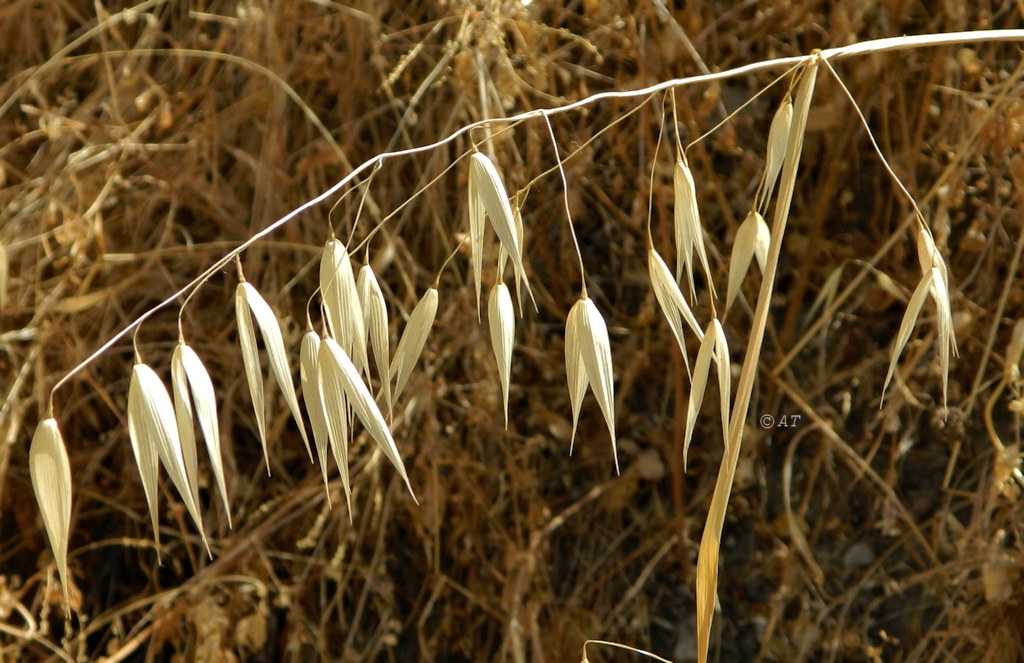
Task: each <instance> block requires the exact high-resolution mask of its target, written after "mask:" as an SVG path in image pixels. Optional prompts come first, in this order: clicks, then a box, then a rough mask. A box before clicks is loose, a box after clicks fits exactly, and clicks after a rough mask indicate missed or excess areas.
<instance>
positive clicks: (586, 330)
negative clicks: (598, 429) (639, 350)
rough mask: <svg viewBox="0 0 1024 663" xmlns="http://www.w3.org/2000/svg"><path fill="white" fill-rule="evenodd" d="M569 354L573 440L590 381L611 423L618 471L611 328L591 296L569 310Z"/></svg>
mask: <svg viewBox="0 0 1024 663" xmlns="http://www.w3.org/2000/svg"><path fill="white" fill-rule="evenodd" d="M565 353H566V373H567V376H568V379H569V395H570V398H571V400H572V401H573V402H572V407H573V420H574V424H573V439H574V440H575V428H576V425H575V422H576V421H577V420H578V418H579V407H580V404H581V402H582V400H583V393H585V391H586V386H587V384H588V383H589V385H590V387H591V389H593V391H594V397H595V398H596V399H597V403H598V405H600V406H601V413H602V414H603V415H604V420H605V423H606V424H607V425H608V433H609V434H610V435H611V438H612V456H613V457H614V459H615V471H616V472H618V471H619V453H618V446H617V445H616V442H615V384H614V371H613V368H612V350H611V343H610V342H609V340H608V327H607V325H605V322H604V318H603V317H602V316H601V312H600V311H598V310H597V306H595V305H594V302H593V300H591V299H590V298H588V297H584V298H581V299H580V300H579V301H577V302H576V304H574V305H573V307H572V309H571V310H570V311H569V318H568V320H567V322H566V345H565ZM581 363H582V366H581V365H580V364H581ZM570 451H571V449H570Z"/></svg>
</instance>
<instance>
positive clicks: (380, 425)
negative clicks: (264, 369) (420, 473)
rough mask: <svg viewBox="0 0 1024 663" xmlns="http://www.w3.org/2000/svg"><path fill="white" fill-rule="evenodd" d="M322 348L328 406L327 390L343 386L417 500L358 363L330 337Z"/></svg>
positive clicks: (321, 369) (322, 369) (351, 404)
mask: <svg viewBox="0 0 1024 663" xmlns="http://www.w3.org/2000/svg"><path fill="white" fill-rule="evenodd" d="M321 350H326V352H322V351H321V355H320V359H321V364H320V374H321V376H322V379H323V382H322V384H323V387H324V398H325V400H326V402H327V403H328V405H330V403H331V401H330V398H331V396H330V394H329V393H328V391H329V390H336V389H337V387H338V386H340V387H341V389H342V391H343V392H344V394H345V398H346V400H347V402H348V404H349V405H350V406H351V408H352V410H353V411H354V412H355V413H356V416H357V417H359V421H361V422H362V424H363V428H365V429H366V432H367V433H369V434H370V437H372V438H373V439H374V441H375V442H377V446H379V447H380V450H381V451H382V452H383V453H384V455H385V456H386V457H387V459H388V460H390V461H391V464H392V465H394V466H395V469H397V470H398V474H399V476H401V477H402V480H403V481H405V485H406V487H407V488H408V489H409V493H410V494H412V495H413V499H414V500H415V499H416V496H415V494H413V491H412V485H411V484H410V483H409V476H408V475H407V474H406V471H405V463H403V462H402V457H401V455H399V453H398V446H397V445H396V444H395V440H394V438H392V437H391V430H390V429H389V428H388V425H387V422H386V421H384V415H382V414H381V412H380V408H378V407H377V403H376V402H375V401H374V400H373V395H372V394H371V393H370V390H369V388H367V386H366V384H365V383H364V382H363V380H362V378H360V377H359V371H357V370H356V367H355V364H353V363H352V360H351V359H349V357H348V355H347V354H345V351H344V349H342V347H341V346H340V345H338V344H337V343H336V342H335V341H334V339H332V338H330V337H327V338H325V339H324V340H323V343H322V344H321Z"/></svg>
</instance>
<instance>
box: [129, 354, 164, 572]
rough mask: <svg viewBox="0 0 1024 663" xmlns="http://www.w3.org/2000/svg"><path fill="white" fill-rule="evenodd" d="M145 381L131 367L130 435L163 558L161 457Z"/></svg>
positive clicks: (154, 537)
mask: <svg viewBox="0 0 1024 663" xmlns="http://www.w3.org/2000/svg"><path fill="white" fill-rule="evenodd" d="M143 398H144V397H143V394H142V383H141V381H140V377H139V373H138V371H136V370H134V369H133V370H132V379H131V383H130V384H129V387H128V438H129V439H130V440H131V443H132V452H133V453H134V454H135V464H136V465H137V466H138V468H139V478H140V479H142V491H143V493H145V495H146V505H147V506H148V507H149V517H150V520H151V522H152V524H153V539H154V541H156V554H157V559H158V560H159V558H160V522H159V517H158V515H157V514H158V509H157V476H158V474H159V472H160V457H159V455H158V454H157V449H156V443H155V440H154V439H153V437H152V436H150V435H149V434H148V424H147V423H146V419H147V418H148V417H147V415H146V413H145V405H144V403H143Z"/></svg>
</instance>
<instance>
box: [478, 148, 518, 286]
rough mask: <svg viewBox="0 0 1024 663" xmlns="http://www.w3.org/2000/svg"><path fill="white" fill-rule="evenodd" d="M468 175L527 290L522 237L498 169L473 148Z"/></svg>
mask: <svg viewBox="0 0 1024 663" xmlns="http://www.w3.org/2000/svg"><path fill="white" fill-rule="evenodd" d="M469 178H470V180H474V181H475V191H476V193H477V195H478V196H479V197H480V199H481V200H482V201H483V206H484V210H485V211H486V215H487V218H488V219H490V221H491V227H492V228H494V234H495V235H497V236H498V241H500V242H501V246H502V248H504V249H505V251H506V252H507V253H508V256H509V258H510V259H511V260H512V267H513V269H514V270H515V274H516V282H517V283H519V282H522V283H523V284H524V285H525V286H526V291H527V292H528V293H530V296H531V297H532V296H533V295H532V293H531V292H530V281H529V279H527V277H526V271H525V269H524V268H523V240H522V236H521V234H520V233H519V232H518V231H517V230H516V221H515V215H514V214H513V212H512V206H511V205H510V204H509V202H508V194H507V193H506V192H505V185H504V184H503V183H502V181H501V175H500V174H498V169H497V168H495V167H494V164H493V163H492V162H491V160H490V159H488V158H487V156H486V155H484V154H482V153H480V152H475V153H473V155H472V156H471V157H470V165H469Z"/></svg>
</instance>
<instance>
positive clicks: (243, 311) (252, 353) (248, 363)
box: [143, 284, 270, 484]
mask: <svg viewBox="0 0 1024 663" xmlns="http://www.w3.org/2000/svg"><path fill="white" fill-rule="evenodd" d="M245 292H246V291H245V288H243V287H242V286H241V284H239V286H238V287H237V288H236V289H235V321H236V322H237V324H238V342H239V345H241V347H242V363H243V364H244V365H245V381H246V383H247V384H248V385H249V396H250V397H251V398H252V407H253V411H254V412H255V414H256V430H257V431H258V432H259V435H260V444H261V445H262V447H263V460H264V461H266V463H267V476H270V454H269V453H268V452H267V414H266V406H265V404H264V400H263V369H262V368H261V367H260V351H259V347H257V345H256V329H255V328H254V327H253V324H252V316H250V315H249V304H248V303H246V294H245ZM143 484H145V480H143Z"/></svg>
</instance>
